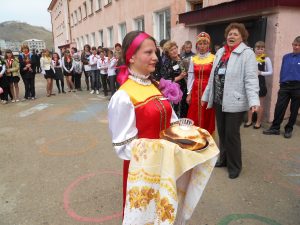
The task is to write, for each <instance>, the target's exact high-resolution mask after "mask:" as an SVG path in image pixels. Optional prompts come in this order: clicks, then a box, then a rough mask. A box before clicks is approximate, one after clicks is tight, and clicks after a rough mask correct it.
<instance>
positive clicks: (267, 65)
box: [260, 57, 273, 76]
mask: <svg viewBox="0 0 300 225" xmlns="http://www.w3.org/2000/svg"><path fill="white" fill-rule="evenodd" d="M272 74H273V67H272V62H271V59H270V58H269V57H266V58H265V71H261V72H260V75H263V76H271V75H272Z"/></svg>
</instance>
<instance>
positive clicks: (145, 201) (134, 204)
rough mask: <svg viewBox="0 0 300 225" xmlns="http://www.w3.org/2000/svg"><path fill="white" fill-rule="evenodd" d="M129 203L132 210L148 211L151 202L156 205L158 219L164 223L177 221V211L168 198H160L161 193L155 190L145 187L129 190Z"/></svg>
mask: <svg viewBox="0 0 300 225" xmlns="http://www.w3.org/2000/svg"><path fill="white" fill-rule="evenodd" d="M128 193H129V203H130V209H133V208H134V209H140V210H146V208H147V206H148V205H149V203H150V201H151V200H154V201H155V203H156V213H157V215H158V219H159V220H160V221H162V222H164V221H165V220H169V221H170V222H171V223H173V222H174V221H175V213H174V212H175V209H174V207H173V205H172V204H170V202H169V200H168V198H166V197H163V198H161V197H160V193H159V191H155V190H154V189H153V188H150V187H146V186H143V187H141V188H139V187H133V188H131V189H130V190H129V192H128Z"/></svg>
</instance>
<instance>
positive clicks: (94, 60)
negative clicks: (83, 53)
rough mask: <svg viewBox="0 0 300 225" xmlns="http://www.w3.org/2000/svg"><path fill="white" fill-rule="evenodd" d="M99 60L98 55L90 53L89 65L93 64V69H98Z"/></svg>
mask: <svg viewBox="0 0 300 225" xmlns="http://www.w3.org/2000/svg"><path fill="white" fill-rule="evenodd" d="M98 60H99V56H98V55H93V54H92V55H90V57H89V65H90V66H91V70H97V63H98Z"/></svg>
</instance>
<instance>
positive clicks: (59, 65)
mask: <svg viewBox="0 0 300 225" xmlns="http://www.w3.org/2000/svg"><path fill="white" fill-rule="evenodd" d="M57 61H58V62H59V63H58V65H56V62H55V61H54V60H52V64H53V66H54V68H62V61H61V59H59V60H57Z"/></svg>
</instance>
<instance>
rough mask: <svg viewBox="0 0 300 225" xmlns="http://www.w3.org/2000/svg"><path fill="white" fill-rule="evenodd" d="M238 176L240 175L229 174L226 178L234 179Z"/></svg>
mask: <svg viewBox="0 0 300 225" xmlns="http://www.w3.org/2000/svg"><path fill="white" fill-rule="evenodd" d="M239 175H240V173H230V174H229V175H228V177H229V178H230V179H235V178H238V177H239Z"/></svg>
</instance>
